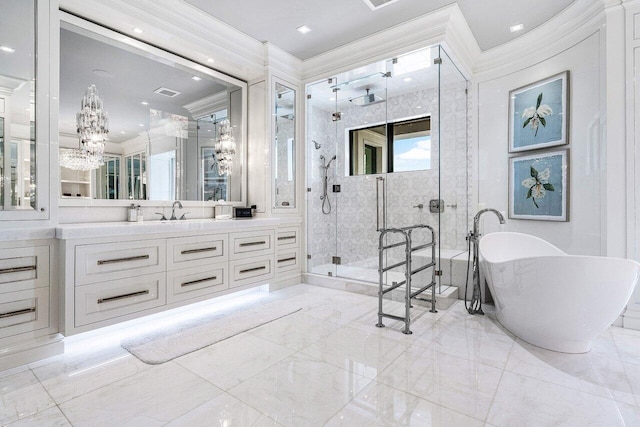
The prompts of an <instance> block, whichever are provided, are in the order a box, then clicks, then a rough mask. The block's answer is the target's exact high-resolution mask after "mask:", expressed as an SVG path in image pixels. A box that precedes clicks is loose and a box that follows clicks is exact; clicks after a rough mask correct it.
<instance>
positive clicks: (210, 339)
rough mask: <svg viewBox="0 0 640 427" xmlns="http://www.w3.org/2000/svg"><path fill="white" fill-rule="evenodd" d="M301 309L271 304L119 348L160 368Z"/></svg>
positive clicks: (202, 320) (195, 322)
mask: <svg viewBox="0 0 640 427" xmlns="http://www.w3.org/2000/svg"><path fill="white" fill-rule="evenodd" d="M300 310H302V308H301V307H293V308H292V307H287V306H286V304H283V303H281V302H270V303H267V304H260V305H258V306H255V307H252V308H249V309H244V310H239V311H234V312H232V313H229V312H226V313H219V312H218V313H215V314H213V315H211V316H206V317H201V318H198V319H196V320H189V321H185V322H181V323H179V324H177V325H175V326H174V327H171V328H170V329H165V330H162V331H158V332H154V333H150V334H146V335H140V336H136V337H131V338H127V339H125V340H123V341H122V342H121V344H120V345H121V346H122V347H123V348H124V349H126V350H128V351H129V352H130V353H131V354H133V355H134V356H136V357H137V358H138V359H140V360H141V361H143V362H145V363H148V364H150V365H159V364H161V363H165V362H168V361H170V360H173V359H175V358H177V357H180V356H183V355H185V354H187V353H191V352H194V351H196V350H200V349H201V348H204V347H207V346H210V345H211V344H214V343H216V342H218V341H222V340H225V339H227V338H231V337H232V336H234V335H238V334H240V333H242V332H245V331H248V330H250V329H253V328H257V327H258V326H261V325H264V324H265V323H269V322H273V321H274V320H277V319H280V318H282V317H285V316H288V315H290V314H293V313H295V312H297V311H300Z"/></svg>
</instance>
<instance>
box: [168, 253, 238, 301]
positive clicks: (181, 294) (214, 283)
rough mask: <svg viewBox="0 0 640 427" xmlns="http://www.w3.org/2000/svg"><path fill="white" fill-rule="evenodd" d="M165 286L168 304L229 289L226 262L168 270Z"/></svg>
mask: <svg viewBox="0 0 640 427" xmlns="http://www.w3.org/2000/svg"><path fill="white" fill-rule="evenodd" d="M167 288H168V289H167V303H169V304H171V303H174V302H178V301H185V300H188V299H191V298H197V297H201V296H205V295H209V294H214V293H216V292H220V291H224V290H226V289H229V272H228V267H227V263H226V262H222V263H216V264H212V265H206V266H201V267H195V268H188V269H183V270H176V271H169V272H167Z"/></svg>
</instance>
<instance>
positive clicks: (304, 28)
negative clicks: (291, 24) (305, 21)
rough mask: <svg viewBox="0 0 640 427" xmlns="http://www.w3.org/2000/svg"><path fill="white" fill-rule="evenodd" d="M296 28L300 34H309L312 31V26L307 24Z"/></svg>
mask: <svg viewBox="0 0 640 427" xmlns="http://www.w3.org/2000/svg"><path fill="white" fill-rule="evenodd" d="M296 30H297V31H298V32H299V33H300V34H307V33H310V32H311V28H309V27H307V26H306V25H300V26H299V27H298V28H296Z"/></svg>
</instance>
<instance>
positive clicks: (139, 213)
mask: <svg viewBox="0 0 640 427" xmlns="http://www.w3.org/2000/svg"><path fill="white" fill-rule="evenodd" d="M143 219H144V218H143V217H142V207H141V206H140V205H138V206H137V207H136V220H137V221H138V222H142V220H143Z"/></svg>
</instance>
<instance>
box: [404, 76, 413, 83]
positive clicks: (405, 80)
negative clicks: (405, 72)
mask: <svg viewBox="0 0 640 427" xmlns="http://www.w3.org/2000/svg"><path fill="white" fill-rule="evenodd" d="M411 80H413V79H412V78H411V77H405V78H404V79H402V81H403V82H410V81H411Z"/></svg>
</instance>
